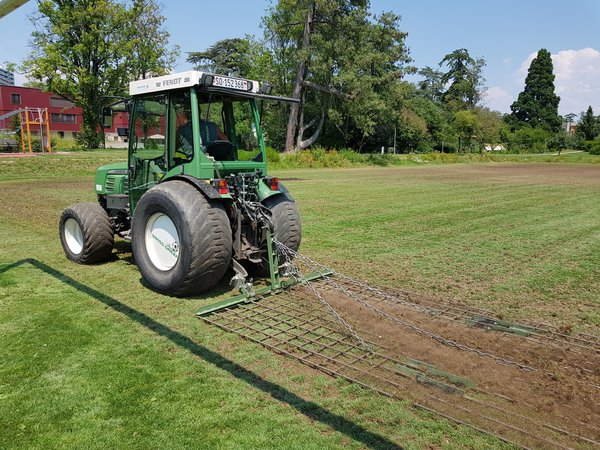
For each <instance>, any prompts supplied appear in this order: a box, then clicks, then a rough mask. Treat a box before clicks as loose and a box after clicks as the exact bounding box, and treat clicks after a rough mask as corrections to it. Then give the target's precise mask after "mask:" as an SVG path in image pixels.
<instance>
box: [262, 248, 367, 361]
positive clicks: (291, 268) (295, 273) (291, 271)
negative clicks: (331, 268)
mask: <svg viewBox="0 0 600 450" xmlns="http://www.w3.org/2000/svg"><path fill="white" fill-rule="evenodd" d="M273 242H275V245H276V246H277V248H278V251H279V252H280V253H281V254H283V256H284V258H285V264H286V265H287V270H288V272H287V275H288V276H290V277H292V278H294V279H295V280H296V281H298V282H301V283H302V284H303V285H304V286H306V287H307V288H308V289H310V291H311V292H312V293H313V294H314V296H315V297H316V298H317V300H319V302H320V303H321V304H322V305H323V306H324V307H325V308H327V310H328V311H329V312H330V313H331V314H332V315H333V316H334V317H335V319H336V320H337V321H338V322H339V323H340V324H341V325H342V326H343V327H344V328H345V329H346V330H347V331H348V333H349V334H350V336H352V338H353V339H355V340H356V341H357V342H359V343H360V345H361V346H362V347H364V348H365V349H367V350H369V351H372V348H371V346H370V345H369V344H367V343H366V342H365V340H364V339H363V338H362V337H360V336H359V335H358V333H357V332H356V331H355V330H354V329H353V328H352V327H351V326H350V324H349V323H348V322H346V321H345V320H344V318H343V317H342V316H340V314H339V313H338V312H337V311H336V309H335V308H334V307H333V306H331V305H330V304H329V303H328V302H327V300H325V299H324V298H323V296H322V295H321V293H320V292H319V291H318V290H317V289H316V288H315V287H314V285H313V284H312V283H309V282H308V281H307V280H306V279H305V278H304V277H303V276H302V273H301V272H300V269H299V268H298V266H296V265H295V264H294V263H293V257H292V256H291V253H290V252H293V250H292V249H291V248H288V247H286V246H285V245H283V244H282V243H281V242H279V241H277V240H276V239H273ZM294 253H295V252H294Z"/></svg>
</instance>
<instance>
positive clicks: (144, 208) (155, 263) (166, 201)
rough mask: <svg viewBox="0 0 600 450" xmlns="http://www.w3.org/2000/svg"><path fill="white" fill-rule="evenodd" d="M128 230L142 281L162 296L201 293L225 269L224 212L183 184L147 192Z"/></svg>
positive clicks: (228, 229) (227, 258) (228, 255)
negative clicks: (130, 233) (130, 228)
mask: <svg viewBox="0 0 600 450" xmlns="http://www.w3.org/2000/svg"><path fill="white" fill-rule="evenodd" d="M132 225H133V226H132V248H133V256H134V258H135V261H136V264H137V265H138V268H139V270H140V272H141V274H142V276H143V277H144V280H146V282H147V283H148V284H149V285H150V286H151V287H152V289H154V290H156V291H158V292H160V293H162V294H167V295H175V296H189V295H197V294H200V293H202V292H205V291H207V290H209V289H211V288H212V287H214V286H215V285H216V284H217V283H218V282H219V281H220V280H221V278H223V275H224V274H225V272H226V271H227V268H228V267H229V262H230V260H231V247H232V235H231V226H230V224H229V219H228V217H227V213H226V212H225V209H224V208H223V206H222V205H221V204H220V203H216V202H209V201H208V200H207V199H206V198H205V197H204V196H203V195H202V194H201V193H200V192H198V191H197V190H196V189H195V188H194V187H193V186H191V185H189V184H188V183H186V182H184V181H176V180H175V181H167V182H165V183H162V184H159V185H157V186H155V187H153V188H152V189H150V190H148V192H146V193H145V194H144V195H143V196H142V198H141V199H140V201H139V203H138V204H137V206H136V209H135V213H134V216H133V224H132Z"/></svg>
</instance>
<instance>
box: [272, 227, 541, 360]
mask: <svg viewBox="0 0 600 450" xmlns="http://www.w3.org/2000/svg"><path fill="white" fill-rule="evenodd" d="M274 242H275V244H276V246H277V249H278V252H279V253H281V254H282V255H284V258H285V260H286V263H288V264H289V265H291V266H292V267H294V270H295V271H296V273H298V274H299V273H300V271H299V270H298V268H297V266H296V265H294V264H293V263H292V260H293V259H297V260H298V261H301V262H302V263H304V264H305V265H307V266H308V267H312V268H316V269H319V270H322V271H328V272H330V273H331V274H332V275H333V276H336V277H339V278H342V279H344V280H346V281H348V282H350V283H351V284H354V285H356V286H359V287H361V288H363V289H365V290H367V291H369V292H372V293H374V294H377V295H379V296H380V297H383V298H386V299H388V300H392V301H394V302H396V303H402V304H407V305H410V306H411V307H412V306H416V307H417V308H415V309H417V310H419V309H420V310H422V312H429V311H430V309H429V308H426V307H419V305H416V304H414V303H411V302H406V301H404V300H401V299H397V298H395V297H393V296H391V295H389V294H387V293H385V292H383V291H381V290H379V289H377V288H375V287H373V286H370V285H369V284H367V283H365V282H363V281H360V280H356V279H354V278H351V277H349V276H347V275H343V274H340V273H338V272H336V271H334V270H332V269H330V268H328V267H327V266H324V265H323V264H321V263H319V262H317V261H314V260H312V259H311V258H309V257H307V256H304V255H301V254H299V253H298V252H296V251H294V250H292V249H291V248H289V247H287V246H286V245H284V244H282V243H281V242H279V241H277V240H275V239H274ZM296 279H297V280H300V278H296ZM323 279H324V280H325V282H326V283H328V284H329V285H330V286H332V287H334V288H335V289H337V290H339V291H341V292H343V293H344V294H345V295H346V296H348V297H349V298H351V299H352V300H354V301H356V302H358V303H360V304H361V305H363V306H365V307H366V308H369V309H370V310H372V311H373V312H375V313H376V314H378V315H380V316H382V317H384V318H385V319H387V320H390V321H392V322H394V323H397V324H398V325H401V326H403V327H405V328H407V329H409V330H411V331H413V332H415V333H417V334H419V335H421V336H426V337H429V338H431V339H434V340H435V341H437V342H439V343H441V344H443V345H447V346H449V347H454V348H457V349H459V350H462V351H466V352H471V353H475V354H476V355H478V356H480V357H486V358H491V359H493V360H495V361H496V362H498V363H500V364H504V365H513V366H516V367H518V368H519V369H522V370H525V371H529V372H533V371H536V370H537V369H535V368H534V367H531V366H528V365H526V364H522V363H519V362H517V361H513V360H511V359H507V358H504V357H501V356H497V355H493V354H492V353H489V352H486V351H483V350H479V349H477V348H473V347H469V346H468V345H465V344H462V343H460V342H457V341H454V340H452V339H447V338H445V337H443V336H440V335H438V334H435V333H432V332H431V331H427V330H424V329H422V328H419V327H417V326H416V325H413V324H411V323H408V322H406V321H404V320H401V319H399V318H397V317H395V316H392V315H390V314H388V313H387V312H385V311H383V310H381V309H379V308H377V307H376V306H374V305H372V304H371V303H369V302H367V301H366V300H364V299H363V298H361V297H360V296H359V295H358V294H356V293H355V292H352V291H350V290H349V289H348V288H347V287H345V286H342V285H341V284H339V283H337V282H336V281H335V280H333V279H332V277H331V276H324V277H323ZM304 281H305V280H304ZM305 284H306V286H308V287H309V288H310V289H311V291H312V292H313V293H314V294H315V295H316V296H317V298H319V301H321V303H323V304H324V305H326V306H327V308H328V309H329V310H330V311H332V312H333V313H334V315H335V316H336V317H337V318H338V320H340V321H341V322H342V323H343V324H344V325H345V326H346V327H347V328H348V329H350V330H351V328H350V326H349V325H348V324H347V323H346V322H345V321H344V320H343V319H342V318H341V317H340V316H339V314H338V313H337V312H335V310H334V309H333V307H332V306H331V305H329V304H328V303H327V302H326V301H325V300H324V299H323V297H322V296H321V295H320V294H319V293H318V291H317V290H316V288H315V287H314V286H312V283H307V282H305ZM418 308H419V309H418ZM352 333H353V336H354V334H355V333H354V331H353V330H352ZM359 339H360V338H359ZM360 340H361V341H362V342H363V343H364V340H362V339H360ZM365 345H366V344H365Z"/></svg>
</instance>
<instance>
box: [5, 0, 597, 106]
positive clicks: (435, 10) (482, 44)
mask: <svg viewBox="0 0 600 450" xmlns="http://www.w3.org/2000/svg"><path fill="white" fill-rule="evenodd" d="M162 4H163V14H164V16H165V17H166V23H165V27H166V29H167V30H168V31H169V32H170V33H171V44H177V45H179V47H180V48H181V51H182V55H181V57H180V58H179V61H178V62H177V65H176V67H175V70H176V71H182V70H187V69H190V68H191V65H190V64H188V63H187V62H186V61H185V57H186V52H189V51H199V50H204V49H206V48H207V47H209V46H210V45H211V44H213V43H214V42H216V41H218V40H220V39H224V38H231V37H243V36H244V35H246V34H253V35H256V36H262V29H261V28H260V21H261V17H262V16H264V15H265V10H266V8H267V7H268V6H269V5H270V4H271V2H270V1H268V0H252V1H250V0H243V1H242V0H228V1H227V2H226V3H223V2H212V1H211V2H208V1H189V0H187V1H186V0H162ZM35 8H36V2H35V1H30V2H29V3H27V4H26V5H25V6H23V7H21V8H20V9H19V10H17V11H15V12H13V13H11V14H9V15H8V16H6V17H4V18H2V19H0V36H1V38H0V63H2V62H3V61H10V62H15V63H20V62H22V61H23V59H24V58H25V57H26V55H27V54H28V52H29V51H30V47H29V37H30V33H31V31H32V30H33V25H32V24H31V23H30V21H29V20H28V16H29V15H30V14H31V13H32V12H33V11H35ZM371 11H372V12H373V13H374V14H379V13H381V12H383V11H393V12H395V13H396V14H398V15H400V16H401V17H402V22H401V29H402V31H406V32H407V33H408V37H407V40H406V43H407V46H408V48H409V49H410V53H411V57H412V58H413V63H412V64H413V65H415V66H416V67H418V68H422V67H425V66H430V67H433V68H437V67H438V64H439V62H440V61H441V60H442V58H443V57H444V55H446V54H448V53H451V52H452V51H454V50H456V49H459V48H466V49H467V50H468V51H469V53H470V55H471V56H473V57H483V58H484V59H485V60H486V62H487V65H486V67H485V68H484V70H483V75H484V77H485V79H486V83H485V85H486V88H487V90H486V95H485V96H484V100H483V102H484V105H485V106H487V107H489V108H490V109H493V110H497V111H500V112H502V113H507V112H510V104H511V103H512V102H513V101H514V100H515V99H516V97H517V95H518V94H519V92H520V91H522V90H523V87H524V80H525V76H526V75H527V69H528V68H529V64H530V63H531V60H532V59H533V58H534V57H535V55H536V53H537V51H538V50H539V49H541V48H545V49H547V50H548V51H550V53H551V54H552V59H553V62H554V74H555V76H556V79H555V85H556V93H557V94H558V95H559V96H560V97H561V102H560V104H559V113H560V114H563V115H564V114H568V113H575V114H579V113H580V112H582V111H584V110H586V109H587V107H588V106H590V105H591V106H592V108H593V109H594V113H595V114H599V113H600V32H599V31H598V28H597V27H598V23H600V0H571V1H569V2H565V1H563V0H560V1H559V0H501V1H500V0H454V1H452V2H450V1H447V0H418V1H415V0H413V1H399V0H396V1H394V0H371ZM416 79H417V78H411V80H413V81H414V80H416ZM23 81H24V77H23V76H17V83H19V82H20V83H22V82H23Z"/></svg>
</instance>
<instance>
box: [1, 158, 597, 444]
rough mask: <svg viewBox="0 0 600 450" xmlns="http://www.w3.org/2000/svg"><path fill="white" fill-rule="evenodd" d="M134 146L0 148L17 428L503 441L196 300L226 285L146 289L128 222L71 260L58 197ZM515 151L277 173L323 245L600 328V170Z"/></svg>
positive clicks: (375, 272) (315, 243)
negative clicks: (534, 160) (525, 159)
mask: <svg viewBox="0 0 600 450" xmlns="http://www.w3.org/2000/svg"><path fill="white" fill-rule="evenodd" d="M121 155H122V153H118V152H110V151H106V152H98V153H83V154H75V155H69V156H52V157H41V158H21V159H10V160H0V169H1V171H0V180H3V181H2V182H0V211H1V215H0V230H1V231H2V235H3V245H2V246H1V247H0V311H1V320H0V360H1V361H2V364H1V365H0V429H1V430H2V432H1V433H0V448H83V447H86V448H107V447H110V448H211V449H212V448H315V449H316V448H319V449H320V448H389V447H391V446H392V445H393V444H396V445H402V446H404V447H405V448H415V449H416V448H426V447H442V448H490V447H499V446H500V444H499V443H498V442H496V441H493V440H490V439H488V438H486V437H484V436H481V435H479V434H477V433H475V432H472V431H470V430H468V429H465V428H463V427H455V426H453V425H451V424H449V423H448V422H446V421H444V420H440V419H439V418H437V417H435V416H429V415H426V414H422V413H420V412H416V411H414V410H412V409H411V408H410V407H408V406H407V405H405V404H403V403H402V402H400V401H395V400H388V399H385V398H382V397H380V396H378V395H374V394H373V393H371V392H368V391H364V390H362V389H359V388H357V387H356V386H353V385H349V384H347V383H345V382H339V381H335V380H333V379H331V378H329V377H327V376H325V375H318V374H316V373H315V372H313V371H310V370H308V369H306V368H304V367H302V366H299V365H297V364H296V363H295V362H291V361H289V360H287V359H285V358H283V357H280V356H276V355H273V354H271V353H270V352H268V351H267V350H265V349H262V348H261V347H259V346H256V345H254V344H251V343H248V342H245V341H242V340H240V339H239V338H237V337H235V336H233V335H230V334H227V333H224V332H221V331H219V330H217V329H214V328H213V327H210V326H208V325H205V324H204V323H202V322H200V321H199V320H197V319H195V318H194V315H193V313H194V311H195V310H196V309H197V308H198V307H199V306H201V305H203V304H206V303H208V302H209V301H211V299H210V298H209V297H206V298H196V299H187V300H185V299H174V298H170V297H164V296H161V295H158V294H155V293H153V292H152V291H150V290H148V289H147V288H145V287H144V286H143V284H142V283H141V281H140V275H139V272H138V271H137V269H136V267H135V266H134V265H133V264H132V261H131V254H130V247H129V245H128V244H126V243H124V242H119V243H118V246H117V249H118V251H117V258H116V259H115V261H112V262H110V263H106V264H101V265H97V266H92V267H85V266H78V265H75V264H72V263H70V262H68V261H67V260H66V259H65V258H64V256H63V254H62V249H61V247H60V243H59V239H58V232H57V222H58V218H59V216H60V213H61V211H62V209H63V208H64V207H66V206H67V205H69V204H71V203H74V202H78V201H93V200H94V193H93V190H92V188H93V178H92V174H93V171H94V168H95V167H96V166H97V165H99V164H103V163H106V162H109V161H113V160H115V159H118V158H120V157H121ZM497 167H501V168H506V169H507V174H505V175H502V174H498V173H496V172H494V173H492V174H490V173H489V170H495V168H497ZM535 167H540V168H546V167H547V165H539V166H537V165H536V166H535ZM581 167H582V168H584V169H585V168H587V167H589V166H581ZM511 168H512V165H511V164H491V165H490V164H483V165H482V164H474V165H452V166H435V167H407V168H380V169H374V168H370V169H337V170H292V171H278V172H277V173H276V174H277V175H279V176H280V177H282V178H284V179H285V178H290V181H287V182H286V181H284V183H286V185H287V186H288V187H289V188H290V190H291V191H292V192H293V194H294V196H295V197H296V199H297V201H298V203H299V205H300V209H301V212H302V217H303V224H304V242H303V247H302V251H303V253H305V254H307V255H309V256H311V257H314V258H315V259H318V260H320V261H323V262H325V263H327V264H331V265H332V266H334V267H336V268H338V269H340V270H341V271H344V272H346V273H349V274H351V275H355V276H360V277H362V278H366V279H368V280H370V281H373V282H376V283H378V284H384V285H389V286H395V287H404V288H409V289H413V290H416V291H419V292H424V293H428V294H434V295H440V296H443V297H453V298H459V299H461V300H463V301H465V302H468V303H471V304H476V305H480V306H481V305H484V306H488V307H490V308H491V309H494V310H495V311H497V312H500V313H502V314H504V315H505V316H507V317H513V318H516V317H521V316H526V317H529V318H536V317H540V318H541V319H543V320H546V321H554V322H555V323H558V324H565V325H566V324H570V325H574V326H575V327H576V328H586V329H592V330H597V328H598V324H599V319H598V313H597V311H598V294H597V293H598V292H599V291H600V281H599V280H600V276H599V275H600V252H599V251H598V250H600V228H599V225H598V224H599V223H600V221H599V220H598V219H600V215H599V212H598V208H597V198H598V194H599V192H600V184H599V182H598V181H594V180H593V179H592V180H588V179H585V178H581V179H579V178H577V177H576V178H575V179H568V180H566V179H564V178H560V177H558V178H556V179H553V178H552V177H551V176H548V175H540V176H538V177H535V176H534V177H532V176H519V175H514V174H513V175H510V169H511ZM540 170H542V169H540ZM61 173H64V174H65V176H64V177H61V176H60V175H61ZM224 289H225V288H222V289H221V292H222V291H224ZM223 295H226V294H223Z"/></svg>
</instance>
